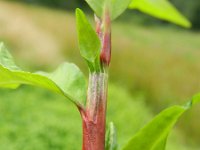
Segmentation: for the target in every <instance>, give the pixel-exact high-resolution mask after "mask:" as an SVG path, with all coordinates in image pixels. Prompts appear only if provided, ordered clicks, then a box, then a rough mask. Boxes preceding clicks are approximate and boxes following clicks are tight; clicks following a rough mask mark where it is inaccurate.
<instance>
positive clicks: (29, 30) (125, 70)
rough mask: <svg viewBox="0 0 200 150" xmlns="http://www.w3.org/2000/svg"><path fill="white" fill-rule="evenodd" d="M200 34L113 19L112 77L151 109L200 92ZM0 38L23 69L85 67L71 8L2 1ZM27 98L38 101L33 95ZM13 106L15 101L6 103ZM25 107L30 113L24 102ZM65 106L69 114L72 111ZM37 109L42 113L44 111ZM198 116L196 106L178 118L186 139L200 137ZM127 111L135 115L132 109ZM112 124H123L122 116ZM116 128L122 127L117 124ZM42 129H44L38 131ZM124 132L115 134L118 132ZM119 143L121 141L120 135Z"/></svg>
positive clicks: (158, 108) (118, 106)
mask: <svg viewBox="0 0 200 150" xmlns="http://www.w3.org/2000/svg"><path fill="white" fill-rule="evenodd" d="M199 35H200V33H198V32H196V33H193V32H189V31H185V30H181V29H171V28H159V27H156V28H154V27H142V26H139V25H136V24H126V23H121V22H116V23H114V24H113V58H112V64H111V70H110V80H112V81H113V82H118V84H120V86H121V87H124V88H125V89H126V88H127V89H129V92H130V93H131V94H132V95H133V96H134V97H135V95H137V94H138V93H141V94H142V95H143V96H144V99H145V100H146V102H147V103H148V104H151V106H154V110H155V108H157V110H160V109H161V108H164V107H166V105H167V104H170V103H178V101H180V100H185V99H186V98H188V97H190V96H191V95H193V94H194V93H196V92H198V91H200V80H199V74H200V65H199V63H198V61H199V56H200V51H199V49H200V38H199ZM0 40H1V41H2V40H3V41H5V43H6V44H7V45H8V47H9V48H10V49H11V52H12V53H13V55H15V58H16V61H17V62H18V64H20V65H21V66H22V67H24V68H29V69H31V70H32V69H33V68H38V69H47V70H49V69H50V68H51V69H52V68H55V66H57V65H58V64H59V63H61V62H62V61H63V60H64V59H67V60H68V61H73V62H75V63H76V64H78V65H79V66H80V67H81V68H82V69H83V71H84V72H85V73H86V71H87V69H86V65H85V64H83V61H82V59H81V57H80V56H79V51H78V46H77V40H76V26H75V17H74V15H73V14H71V13H69V12H65V11H59V10H51V9H47V8H42V7H33V6H29V5H23V4H20V3H10V2H6V1H0ZM47 66H49V67H47ZM22 93H24V92H23V91H21V95H23V94H22ZM36 93H37V91H36ZM116 93H117V92H116ZM8 95H9V94H8V92H7V95H5V97H9V96H8ZM24 96H25V97H26V96H27V95H24ZM13 97H14V96H13ZM16 97H17V95H16ZM31 97H32V99H37V97H34V96H33V95H32V96H31ZM42 98H45V96H44V97H42ZM42 98H41V99H42ZM39 99H40V98H39ZM122 99H124V98H122ZM124 101H126V100H125V99H124ZM127 103H128V102H127ZM25 104H26V103H24V106H25ZM28 104H29V103H28ZM119 104H120V103H119ZM119 104H117V103H116V108H115V109H119V108H121V107H120V105H119ZM12 105H14V103H10V107H11V106H12ZM15 105H17V103H16V104H15ZM15 105H14V106H15ZM19 105H21V104H20V102H19ZM63 105H64V104H63ZM14 106H13V109H14ZM50 107H52V106H50ZM54 107H55V106H54ZM58 107H59V106H58ZM134 108H137V106H134ZM138 108H140V107H138ZM26 109H27V111H28V106H27V108H26ZM58 109H60V108H58ZM66 109H67V107H66ZM110 109H112V108H110ZM61 110H62V109H61ZM68 110H69V112H68V113H70V111H71V110H70V109H68ZM22 111H23V110H22ZM72 111H73V110H72ZM123 111H125V112H126V110H123ZM49 112H50V111H49ZM63 112H64V111H63ZM40 113H41V114H42V111H41V112H40ZM40 113H38V117H39V114H40ZM45 113H46V112H45ZM66 113H67V112H66ZM198 114H199V110H198V109H194V110H193V111H190V113H188V114H187V115H185V117H184V120H183V121H182V122H181V126H185V128H184V130H185V131H186V130H188V137H189V138H190V139H191V137H192V136H194V135H196V136H197V137H198V136H199V135H200V130H199V126H198V125H199V124H200V120H198V119H197V118H198ZM66 115H67V114H66ZM130 115H132V116H134V114H133V113H131V112H130ZM144 115H145V113H144ZM119 116H120V114H119ZM35 118H36V119H37V117H35ZM55 118H56V116H55ZM58 118H59V117H58ZM121 118H122V117H121ZM133 119H135V118H133ZM39 120H40V117H39ZM41 120H42V119H41ZM50 120H51V119H50ZM127 120H128V119H127ZM130 120H131V119H130ZM128 121H129V120H128ZM136 121H137V120H136ZM42 122H45V121H43V120H42ZM116 122H118V123H120V122H122V121H121V120H120V117H119V119H116ZM55 123H56V121H55ZM75 123H76V120H75ZM11 124H12V123H11ZM40 124H41V123H40ZM71 124H74V123H73V122H71ZM36 126H37V125H36ZM36 126H35V128H37V127H36ZM55 126H56V125H55ZM63 126H65V123H64V125H63ZM63 126H62V129H64V127H63ZM117 126H118V128H119V130H121V127H120V125H117ZM122 127H123V126H122ZM27 128H28V127H27ZM136 128H137V127H136ZM128 129H129V128H126V127H125V129H124V130H127V131H128ZM9 130H10V129H9ZM41 132H44V131H43V130H42V129H41ZM67 132H68V131H67ZM69 133H71V132H69ZM122 133H123V132H119V134H121V135H122ZM66 134H68V133H66ZM129 134H130V133H129V132H127V134H125V133H124V134H123V135H122V136H121V137H122V138H124V136H127V137H128V136H129ZM29 136H30V135H27V137H29ZM188 137H186V139H187V140H188ZM33 139H34V138H33ZM125 139H126V138H124V140H125ZM197 139H198V138H197ZM72 140H73V137H72ZM5 141H6V139H5ZM58 141H59V140H58ZM75 141H76V138H75ZM120 141H121V142H122V143H123V139H120ZM172 141H175V140H172ZM18 142H19V141H17V142H16V143H18ZM36 142H37V141H36ZM4 143H6V142H4ZM66 143H67V142H66ZM68 143H70V141H69V142H68ZM0 145H1V144H0ZM2 146H3V145H2ZM19 146H20V145H19ZM26 148H27V147H26ZM27 149H28V148H27ZM180 149H184V148H180Z"/></svg>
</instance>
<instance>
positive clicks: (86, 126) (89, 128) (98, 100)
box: [82, 73, 108, 150]
mask: <svg viewBox="0 0 200 150" xmlns="http://www.w3.org/2000/svg"><path fill="white" fill-rule="evenodd" d="M107 83H108V75H107V74H106V73H92V74H90V77H89V86H88V97H87V105H86V110H85V111H84V112H82V119H83V147H82V150H104V149H105V125H106V101H107Z"/></svg>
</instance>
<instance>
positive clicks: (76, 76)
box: [0, 43, 86, 104]
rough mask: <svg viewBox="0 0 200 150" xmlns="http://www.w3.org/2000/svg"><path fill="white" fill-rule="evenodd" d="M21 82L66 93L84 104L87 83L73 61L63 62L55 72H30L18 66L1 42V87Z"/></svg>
mask: <svg viewBox="0 0 200 150" xmlns="http://www.w3.org/2000/svg"><path fill="white" fill-rule="evenodd" d="M21 84H27V85H34V86H38V87H42V88H46V89H48V90H50V91H53V92H55V93H59V94H61V95H64V96H65V97H67V98H68V99H70V100H71V101H72V102H74V103H76V104H78V103H82V104H84V100H85V98H86V95H85V93H86V83H85V78H84V75H83V74H82V72H81V71H80V70H79V69H78V67H76V66H75V65H74V64H71V63H64V64H62V65H61V66H60V67H59V68H58V69H57V70H56V71H55V72H53V73H44V72H43V73H42V72H40V73H30V72H25V71H22V70H21V69H20V68H19V67H17V66H16V65H15V63H14V61H13V59H12V56H11V55H10V54H9V52H8V51H7V49H6V48H5V46H4V45H3V44H2V43H1V44H0V88H17V87H18V86H20V85H21Z"/></svg>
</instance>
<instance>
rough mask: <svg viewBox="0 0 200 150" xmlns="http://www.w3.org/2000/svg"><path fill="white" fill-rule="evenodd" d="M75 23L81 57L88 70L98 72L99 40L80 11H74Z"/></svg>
mask: <svg viewBox="0 0 200 150" xmlns="http://www.w3.org/2000/svg"><path fill="white" fill-rule="evenodd" d="M76 22H77V29H78V41H79V49H80V53H81V56H82V57H83V58H84V59H85V60H86V61H87V62H88V66H89V68H90V70H92V71H94V70H99V69H100V65H99V64H100V63H99V61H100V58H99V57H100V50H101V42H100V39H99V37H98V35H97V33H96V32H95V31H94V29H93V28H92V26H91V24H90V23H89V21H88V20H87V18H86V16H85V14H84V13H83V11H82V10H80V9H76Z"/></svg>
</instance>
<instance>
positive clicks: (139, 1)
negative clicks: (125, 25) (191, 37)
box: [129, 0, 191, 28]
mask: <svg viewBox="0 0 200 150" xmlns="http://www.w3.org/2000/svg"><path fill="white" fill-rule="evenodd" d="M129 8H130V9H138V10H140V11H142V12H144V13H146V14H149V15H151V16H153V17H157V18H159V19H163V20H166V21H170V22H172V23H175V24H177V25H180V26H183V27H187V28H188V27H191V23H190V22H189V21H188V20H187V19H186V18H185V17H184V16H183V15H181V13H179V12H178V10H177V9H176V8H175V7H174V6H173V5H172V4H171V3H170V2H168V0H132V2H131V4H130V5H129Z"/></svg>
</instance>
